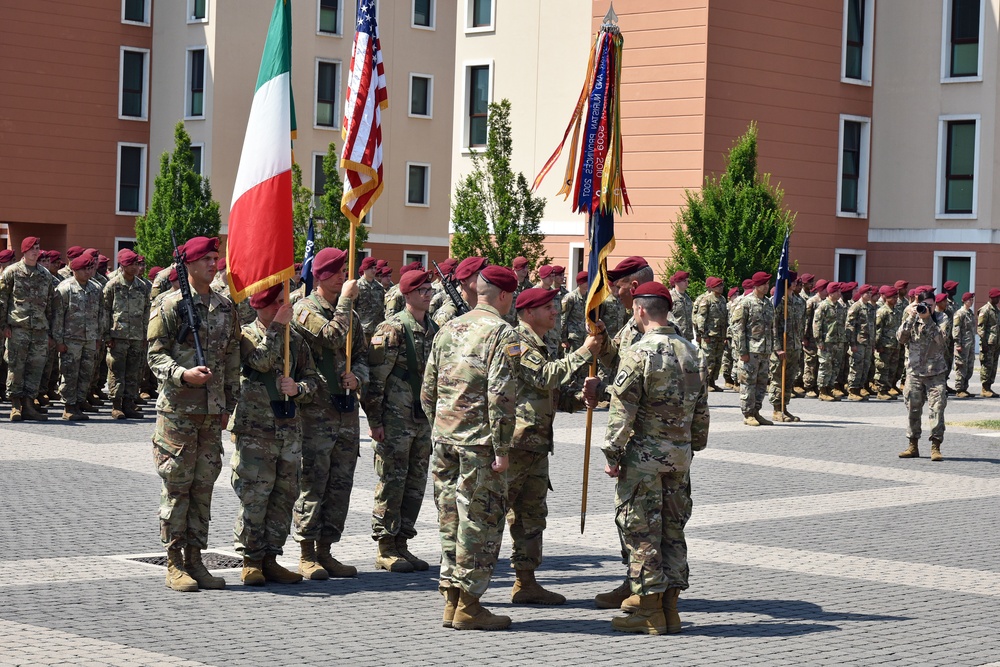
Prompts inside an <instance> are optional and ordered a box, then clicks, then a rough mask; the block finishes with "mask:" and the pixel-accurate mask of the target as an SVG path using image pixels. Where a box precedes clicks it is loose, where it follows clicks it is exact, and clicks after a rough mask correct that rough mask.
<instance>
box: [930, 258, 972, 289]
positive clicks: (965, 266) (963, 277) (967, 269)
mask: <svg viewBox="0 0 1000 667" xmlns="http://www.w3.org/2000/svg"><path fill="white" fill-rule="evenodd" d="M954 254H958V253H954ZM961 254H962V256H959V257H956V256H951V255H949V254H948V253H947V252H946V251H945V252H942V253H941V255H938V253H937V252H935V253H934V255H935V258H936V259H937V260H938V262H939V263H940V264H939V266H940V275H941V279H940V282H936V283H935V284H936V285H939V286H940V287H941V289H942V290H943V289H944V284H945V283H946V282H947V281H949V280H954V281H955V282H957V283H958V287H957V288H956V289H957V292H958V293H959V294H964V293H965V292H971V291H973V284H972V283H973V280H972V279H973V278H974V277H975V272H974V271H973V267H974V266H975V259H976V253H974V252H967V253H961ZM935 268H937V267H935ZM935 273H938V272H937V271H936V272H935Z"/></svg>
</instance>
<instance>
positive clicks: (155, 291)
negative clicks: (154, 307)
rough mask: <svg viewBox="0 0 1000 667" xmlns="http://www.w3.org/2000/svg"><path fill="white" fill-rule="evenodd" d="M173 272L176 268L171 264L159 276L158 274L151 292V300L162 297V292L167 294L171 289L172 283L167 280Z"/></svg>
mask: <svg viewBox="0 0 1000 667" xmlns="http://www.w3.org/2000/svg"><path fill="white" fill-rule="evenodd" d="M173 270H175V267H174V265H173V264H171V265H170V266H168V267H166V268H165V269H163V270H162V271H160V272H159V273H158V274H156V278H154V279H153V286H152V288H150V290H149V298H150V299H155V298H156V297H158V296H159V295H160V292H165V291H167V290H169V289H170V281H169V280H167V278H168V277H169V276H170V272H171V271H173Z"/></svg>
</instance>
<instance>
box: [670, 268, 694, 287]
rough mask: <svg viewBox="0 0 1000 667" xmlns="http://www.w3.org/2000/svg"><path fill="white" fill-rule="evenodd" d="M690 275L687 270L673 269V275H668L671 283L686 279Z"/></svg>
mask: <svg viewBox="0 0 1000 667" xmlns="http://www.w3.org/2000/svg"><path fill="white" fill-rule="evenodd" d="M690 275H691V274H690V273H688V272H687V271H675V272H674V275H672V276H670V284H671V285H673V284H675V283H677V282H679V281H681V280H687V279H688V277H689V276H690Z"/></svg>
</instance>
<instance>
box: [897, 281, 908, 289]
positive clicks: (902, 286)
mask: <svg viewBox="0 0 1000 667" xmlns="http://www.w3.org/2000/svg"><path fill="white" fill-rule="evenodd" d="M909 286H910V282H909V281H908V280H897V281H896V283H895V287H896V289H906V288H907V287H909Z"/></svg>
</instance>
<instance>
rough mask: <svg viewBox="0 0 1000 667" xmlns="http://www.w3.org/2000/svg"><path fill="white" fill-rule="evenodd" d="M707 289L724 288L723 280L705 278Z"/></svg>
mask: <svg viewBox="0 0 1000 667" xmlns="http://www.w3.org/2000/svg"><path fill="white" fill-rule="evenodd" d="M705 287H707V288H708V289H715V288H716V287H722V278H716V277H715V276H709V277H708V278H705Z"/></svg>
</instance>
